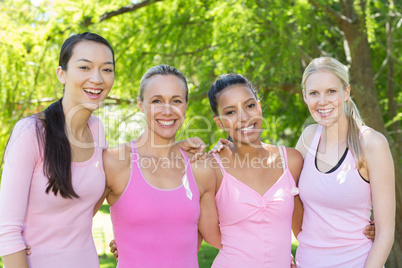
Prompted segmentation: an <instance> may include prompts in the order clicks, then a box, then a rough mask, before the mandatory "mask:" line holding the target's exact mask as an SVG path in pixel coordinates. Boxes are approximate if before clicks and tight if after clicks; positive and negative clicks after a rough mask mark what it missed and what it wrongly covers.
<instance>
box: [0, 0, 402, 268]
mask: <svg viewBox="0 0 402 268" xmlns="http://www.w3.org/2000/svg"><path fill="white" fill-rule="evenodd" d="M84 31H91V32H95V33H98V34H100V35H102V36H103V37H105V38H106V39H107V40H108V41H109V42H110V43H111V45H112V46H113V48H114V50H115V53H116V80H115V83H114V87H113V89H112V91H111V93H110V95H109V97H108V99H107V100H106V102H105V103H104V105H103V107H102V108H101V109H100V110H99V111H97V112H96V115H97V116H99V117H100V118H101V119H102V120H103V122H104V124H105V127H106V135H107V138H108V141H109V145H110V146H112V147H114V146H116V145H117V144H119V143H122V142H125V141H129V140H131V139H133V138H136V137H138V135H139V134H140V133H141V130H142V128H143V121H142V117H141V115H140V114H139V113H138V108H137V106H136V104H135V100H136V97H137V95H138V92H137V91H138V86H139V81H140V78H141V76H142V75H143V73H144V72H145V71H146V70H147V69H148V68H149V67H151V66H153V65H157V64H161V63H164V64H169V65H173V66H175V67H177V68H178V69H180V70H181V71H182V72H183V73H184V74H185V75H186V77H187V78H188V82H189V88H190V97H189V99H190V103H189V108H188V110H187V116H186V118H187V121H186V122H185V124H184V126H183V127H182V130H181V132H180V134H179V135H180V137H178V139H184V138H187V137H193V136H199V137H201V138H202V139H203V140H204V141H205V143H206V144H207V146H208V147H211V146H213V144H214V143H215V142H216V141H217V139H218V138H219V137H224V134H223V133H222V132H220V131H218V129H217V128H216V126H215V124H214V122H213V120H212V112H211V110H210V107H209V103H208V99H207V91H208V89H209V86H210V85H211V83H212V82H213V81H214V80H215V79H216V77H217V76H219V75H220V74H224V73H230V72H236V73H241V74H243V75H245V76H246V77H248V78H249V79H250V80H251V81H252V82H253V83H254V84H255V85H256V87H257V88H258V89H259V98H260V99H261V102H262V106H263V108H264V109H263V112H264V131H263V133H262V139H263V140H265V141H269V142H271V143H274V144H282V145H286V146H292V147H294V146H295V144H296V141H297V139H298V137H299V135H300V133H301V131H302V129H303V128H304V127H305V126H306V125H307V124H309V123H311V119H309V114H308V110H307V108H306V107H305V105H304V103H303V101H302V96H301V87H300V80H301V76H302V71H303V69H304V67H306V65H307V64H308V63H309V62H310V60H311V59H312V58H315V57H319V56H321V55H325V56H332V57H335V58H337V59H339V60H340V61H341V62H343V63H345V64H346V65H348V66H349V67H350V73H351V89H352V96H353V98H354V101H355V102H356V104H357V106H358V107H359V109H360V111H361V114H362V116H363V118H364V120H365V122H366V124H367V125H368V126H370V127H373V128H374V129H376V130H378V131H380V132H381V133H383V134H384V135H385V136H386V137H387V139H388V142H389V144H390V148H391V150H392V154H393V157H394V163H395V172H396V199H397V219H396V232H395V243H394V246H393V249H392V252H391V254H390V257H389V260H388V264H387V268H388V267H402V171H401V164H402V131H401V120H402V90H401V87H402V50H401V47H402V1H400V0H237V1H236V0H153V1H152V0H148V1H146V0H145V1H142V0H137V1H135V0H133V1H129V0H114V1H108V0H81V1H76V0H0V107H1V109H0V126H1V127H0V157H2V156H3V152H4V148H5V145H6V142H7V139H8V137H9V134H10V132H11V130H12V128H13V125H14V124H15V122H16V121H17V120H19V119H21V118H22V117H24V116H27V115H30V114H32V113H37V112H38V111H41V110H43V109H44V108H45V107H47V106H48V105H49V104H50V103H51V102H53V101H55V100H57V99H58V98H60V97H61V94H62V85H61V84H60V83H59V82H58V80H57V77H56V74H55V70H56V67H57V66H58V53H59V51H60V47H61V44H62V43H63V41H64V40H65V39H66V38H68V37H69V36H70V35H71V34H75V33H80V32H84ZM211 133H214V135H212V134H211ZM110 225H111V224H110V220H109V210H108V206H107V205H104V206H102V209H101V211H100V213H98V214H97V215H96V216H95V219H94V236H95V241H96V243H97V247H98V250H99V254H100V257H101V263H102V265H101V267H115V262H114V260H113V258H112V257H111V255H110V254H106V251H108V250H106V249H105V247H106V244H107V243H108V242H109V239H110V235H112V234H111V231H110V230H111V229H110V228H111V226H110ZM296 245H297V243H296V242H295V244H294V247H296ZM215 254H216V251H215V250H213V249H212V248H211V247H209V246H208V245H206V244H205V245H203V247H202V249H201V251H200V253H199V257H200V265H201V267H210V263H211V261H212V260H213V258H214V256H215ZM1 266H2V262H1V259H0V267H1Z"/></svg>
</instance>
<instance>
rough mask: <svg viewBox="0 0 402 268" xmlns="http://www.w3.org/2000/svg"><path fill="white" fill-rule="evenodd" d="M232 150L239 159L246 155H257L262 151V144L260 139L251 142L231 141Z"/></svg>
mask: <svg viewBox="0 0 402 268" xmlns="http://www.w3.org/2000/svg"><path fill="white" fill-rule="evenodd" d="M233 152H234V153H236V154H237V155H238V156H239V157H240V158H241V159H243V158H244V157H246V155H248V156H249V157H250V158H252V157H259V156H260V155H261V154H262V153H263V152H264V149H263V144H262V142H261V140H260V139H258V141H256V142H253V143H241V142H234V143H233Z"/></svg>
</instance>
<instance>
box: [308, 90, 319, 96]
mask: <svg viewBox="0 0 402 268" xmlns="http://www.w3.org/2000/svg"><path fill="white" fill-rule="evenodd" d="M317 94H318V93H317V92H316V91H311V92H310V93H309V95H310V96H316V95H317Z"/></svg>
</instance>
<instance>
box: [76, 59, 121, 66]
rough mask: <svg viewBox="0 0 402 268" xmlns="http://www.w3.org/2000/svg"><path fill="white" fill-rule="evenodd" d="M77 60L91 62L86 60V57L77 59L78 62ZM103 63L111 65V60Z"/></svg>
mask: <svg viewBox="0 0 402 268" xmlns="http://www.w3.org/2000/svg"><path fill="white" fill-rule="evenodd" d="M79 61H85V62H89V63H92V61H90V60H88V59H85V58H81V59H78V60H77V62H79ZM103 64H112V65H113V62H111V61H106V62H104V63H103Z"/></svg>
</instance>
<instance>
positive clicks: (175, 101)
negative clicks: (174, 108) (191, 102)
mask: <svg viewBox="0 0 402 268" xmlns="http://www.w3.org/2000/svg"><path fill="white" fill-rule="evenodd" d="M173 103H176V104H180V103H182V101H181V100H174V101H173Z"/></svg>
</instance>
